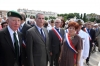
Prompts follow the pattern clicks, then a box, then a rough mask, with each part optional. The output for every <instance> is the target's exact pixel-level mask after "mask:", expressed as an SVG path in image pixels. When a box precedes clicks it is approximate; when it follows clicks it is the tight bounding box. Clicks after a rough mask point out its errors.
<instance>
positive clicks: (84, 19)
mask: <svg viewBox="0 0 100 66" xmlns="http://www.w3.org/2000/svg"><path fill="white" fill-rule="evenodd" d="M83 21H84V22H86V21H87V18H86V13H84V17H83Z"/></svg>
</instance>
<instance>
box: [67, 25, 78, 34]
mask: <svg viewBox="0 0 100 66" xmlns="http://www.w3.org/2000/svg"><path fill="white" fill-rule="evenodd" d="M68 31H69V34H75V32H76V30H75V27H73V26H70V27H69V28H68Z"/></svg>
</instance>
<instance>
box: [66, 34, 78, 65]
mask: <svg viewBox="0 0 100 66" xmlns="http://www.w3.org/2000/svg"><path fill="white" fill-rule="evenodd" d="M65 43H66V45H67V46H68V47H69V48H70V49H71V50H72V51H73V52H74V64H75V65H76V54H77V53H78V52H77V51H76V48H75V46H74V44H73V43H72V40H71V39H70V36H69V34H68V33H66V35H65Z"/></svg>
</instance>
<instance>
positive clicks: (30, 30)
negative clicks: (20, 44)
mask: <svg viewBox="0 0 100 66" xmlns="http://www.w3.org/2000/svg"><path fill="white" fill-rule="evenodd" d="M35 29H36V27H35V26H34V27H31V28H30V29H28V30H27V32H33V31H34V30H35Z"/></svg>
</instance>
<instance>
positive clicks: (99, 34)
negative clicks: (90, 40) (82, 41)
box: [94, 24, 100, 52]
mask: <svg viewBox="0 0 100 66" xmlns="http://www.w3.org/2000/svg"><path fill="white" fill-rule="evenodd" d="M94 30H95V43H96V46H98V51H99V52H100V28H99V26H98V24H94Z"/></svg>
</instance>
